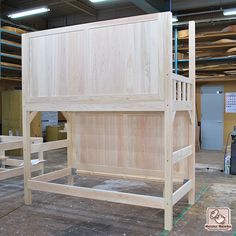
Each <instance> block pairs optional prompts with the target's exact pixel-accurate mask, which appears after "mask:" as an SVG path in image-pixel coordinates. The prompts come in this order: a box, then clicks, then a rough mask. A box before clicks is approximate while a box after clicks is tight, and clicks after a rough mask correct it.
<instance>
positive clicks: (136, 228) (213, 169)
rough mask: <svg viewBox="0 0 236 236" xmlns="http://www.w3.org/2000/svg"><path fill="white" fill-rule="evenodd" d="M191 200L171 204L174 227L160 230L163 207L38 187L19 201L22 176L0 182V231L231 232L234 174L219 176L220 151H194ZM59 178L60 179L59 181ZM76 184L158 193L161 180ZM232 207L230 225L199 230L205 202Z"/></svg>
mask: <svg viewBox="0 0 236 236" xmlns="http://www.w3.org/2000/svg"><path fill="white" fill-rule="evenodd" d="M65 154H66V152H65V150H60V151H54V152H48V153H47V154H46V159H47V160H48V162H47V168H46V171H49V170H52V169H54V168H55V169H58V168H62V167H63V166H64V164H65ZM196 162H197V165H196V166H197V168H196V193H197V194H196V204H195V205H194V206H192V207H190V206H189V205H188V204H187V200H186V198H184V199H183V200H182V201H180V202H179V203H178V204H177V205H176V206H175V207H174V229H173V230H172V231H171V232H165V231H163V224H164V220H163V217H164V212H163V210H156V209H149V208H143V207H135V206H128V205H122V204H114V203H108V202H101V201H93V200H88V199H82V198H75V197H68V196H63V195H55V194H49V193H42V192H34V193H33V204H32V205H31V206H26V205H24V202H23V180H22V177H17V178H13V179H8V180H5V181H1V182H0V235H4V236H8V235H9V236H14V235H25V236H31V235H32V236H34V235H35V236H44V235H47V236H49V235H56V236H66V235H71V236H77V235H78V236H83V235H86V236H90V235H122V236H126V235H135V236H136V235H140V236H141V235H183V236H184V235H191V236H194V235H201V236H203V235H204V236H205V235H236V211H235V209H236V176H225V175H224V174H223V173H222V172H221V169H222V167H223V154H222V153H220V152H204V151H201V152H199V153H197V156H196ZM61 181H63V180H61ZM77 184H78V185H80V186H89V187H96V188H102V189H114V190H118V191H128V192H134V193H143V194H145V193H148V194H151V195H160V194H161V191H162V189H161V188H162V187H163V186H161V185H155V184H153V183H150V182H149V183H144V182H142V181H124V180H109V179H102V178H91V177H89V178H88V177H78V178H77ZM210 206H211V207H220V206H221V207H222V206H224V207H225V206H227V207H230V208H231V209H232V224H233V230H232V231H231V232H228V233H215V232H214V233H212V232H207V231H206V230H205V229H204V224H205V223H206V216H205V214H206V208H207V207H210Z"/></svg>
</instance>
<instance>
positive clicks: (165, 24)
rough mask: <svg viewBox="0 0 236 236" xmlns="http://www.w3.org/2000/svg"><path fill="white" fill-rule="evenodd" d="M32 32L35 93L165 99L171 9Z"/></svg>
mask: <svg viewBox="0 0 236 236" xmlns="http://www.w3.org/2000/svg"><path fill="white" fill-rule="evenodd" d="M26 36H27V37H25V38H26V40H27V38H28V40H27V43H25V44H24V45H26V46H28V48H29V51H28V53H27V54H26V55H28V58H25V59H26V61H28V62H29V67H28V68H27V69H28V76H27V79H28V80H29V83H28V86H29V87H28V91H29V97H58V96H83V95H84V96H93V95H112V94H113V95H137V94H156V95H157V98H158V99H160V100H163V99H164V79H165V78H166V77H167V74H168V73H169V72H170V71H169V70H170V63H171V62H170V59H171V50H170V47H171V15H170V13H158V14H151V15H144V16H136V17H129V18H123V19H117V20H110V21H104V22H95V23H91V24H84V25H78V26H72V27H64V28H59V29H53V30H46V31H41V32H34V33H29V34H27V35H26ZM25 79H26V78H23V80H25Z"/></svg>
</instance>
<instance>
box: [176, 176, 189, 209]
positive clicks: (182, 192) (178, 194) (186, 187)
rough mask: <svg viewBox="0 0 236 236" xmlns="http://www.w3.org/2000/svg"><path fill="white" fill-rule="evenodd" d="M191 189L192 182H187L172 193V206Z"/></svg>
mask: <svg viewBox="0 0 236 236" xmlns="http://www.w3.org/2000/svg"><path fill="white" fill-rule="evenodd" d="M191 189H192V180H188V181H187V182H186V183H185V184H184V185H182V186H181V187H180V188H179V189H177V190H176V191H175V192H174V193H173V205H175V204H176V203H177V202H178V201H179V200H180V199H181V198H182V197H184V196H185V195H186V194H187V193H188V192H189V191H190V190H191Z"/></svg>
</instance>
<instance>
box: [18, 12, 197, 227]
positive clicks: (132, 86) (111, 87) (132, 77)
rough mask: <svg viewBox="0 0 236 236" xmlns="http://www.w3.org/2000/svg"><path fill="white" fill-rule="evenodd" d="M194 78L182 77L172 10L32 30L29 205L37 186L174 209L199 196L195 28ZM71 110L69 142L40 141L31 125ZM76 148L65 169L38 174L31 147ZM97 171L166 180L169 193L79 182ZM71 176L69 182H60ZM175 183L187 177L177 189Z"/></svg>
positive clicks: (27, 59) (27, 53) (26, 45)
mask: <svg viewBox="0 0 236 236" xmlns="http://www.w3.org/2000/svg"><path fill="white" fill-rule="evenodd" d="M189 59H190V63H189V78H187V77H183V76H180V75H177V74H173V73H172V15H171V13H169V12H167V13H158V14H150V15H143V16H136V17H129V18H122V19H116V20H109V21H101V22H95V23H89V24H82V25H76V26H70V27H63V28H58V29H52V30H46V31H39V32H33V33H28V34H24V35H23V97H24V98H23V107H24V109H23V116H24V119H23V123H24V124H23V127H24V129H23V130H24V161H25V167H26V168H25V203H26V204H31V202H32V195H31V190H40V191H46V192H53V193H61V194H66V195H71V196H78V197H85V198H91V199H97V200H105V201H111V202H116V203H124V204H131V205H139V206H145V207H152V208H161V209H164V210H165V229H167V230H170V229H171V228H172V224H173V205H174V204H175V203H177V202H178V201H179V200H180V199H181V198H182V197H183V196H184V195H186V194H187V193H188V198H189V203H190V204H193V203H194V196H195V192H194V189H195V175H194V172H195V171H194V162H195V154H194V153H195V147H194V145H195V133H194V130H195V129H194V127H195V105H194V104H195V98H194V94H195V26H194V22H190V27H189ZM41 111H62V112H63V114H64V116H65V117H66V119H67V123H68V134H67V140H61V141H56V142H49V143H43V144H37V145H35V144H30V136H29V135H30V121H31V120H32V118H33V117H34V116H35V115H36V113H37V112H41ZM62 147H67V149H68V166H67V168H65V169H62V170H58V171H55V172H51V173H48V174H45V175H42V176H39V177H35V178H31V171H30V169H31V165H30V159H31V157H30V156H31V155H30V154H31V153H32V152H33V151H36V150H43V151H47V150H52V149H57V148H62ZM78 174H79V175H82V174H94V175H103V176H109V178H111V177H122V178H131V179H144V180H153V181H164V183H165V188H164V193H163V196H161V197H159V196H156V197H154V196H146V195H145V196H144V195H141V194H131V193H124V192H122V193H121V192H115V191H106V190H98V189H91V188H85V187H77V186H73V176H75V175H78ZM64 176H68V182H69V185H63V184H56V183H52V182H50V181H52V180H56V179H58V178H61V177H64ZM173 181H180V182H183V185H182V187H181V188H179V189H178V190H177V191H175V192H173Z"/></svg>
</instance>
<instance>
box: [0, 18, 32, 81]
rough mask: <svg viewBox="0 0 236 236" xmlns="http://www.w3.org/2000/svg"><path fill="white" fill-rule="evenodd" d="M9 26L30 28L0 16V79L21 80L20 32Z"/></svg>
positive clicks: (20, 28)
mask: <svg viewBox="0 0 236 236" xmlns="http://www.w3.org/2000/svg"><path fill="white" fill-rule="evenodd" d="M5 27H8V28H5ZM9 27H14V28H17V29H19V30H26V29H27V30H30V29H28V28H27V27H24V26H22V25H17V24H15V23H13V22H10V21H8V20H4V19H1V18H0V79H4V80H16V81H17V80H18V81H21V33H18V32H17V31H13V30H11V29H9ZM14 28H12V29H14Z"/></svg>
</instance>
